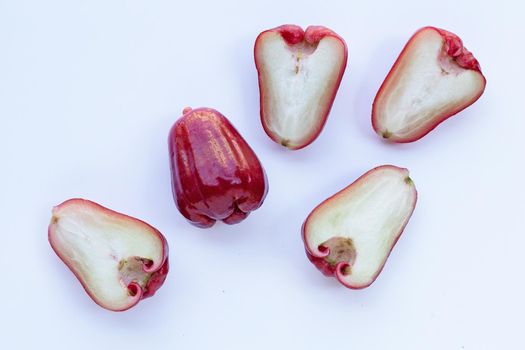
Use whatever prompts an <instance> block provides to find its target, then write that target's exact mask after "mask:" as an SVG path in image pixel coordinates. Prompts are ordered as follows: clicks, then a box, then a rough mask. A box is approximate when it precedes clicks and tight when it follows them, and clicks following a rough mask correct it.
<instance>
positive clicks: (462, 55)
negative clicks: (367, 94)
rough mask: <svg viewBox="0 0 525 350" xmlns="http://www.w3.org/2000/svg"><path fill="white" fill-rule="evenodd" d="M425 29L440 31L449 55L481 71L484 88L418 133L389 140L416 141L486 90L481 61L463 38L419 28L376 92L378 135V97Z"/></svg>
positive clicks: (389, 139)
mask: <svg viewBox="0 0 525 350" xmlns="http://www.w3.org/2000/svg"><path fill="white" fill-rule="evenodd" d="M424 30H435V31H436V32H438V33H439V34H440V35H441V36H442V37H443V40H444V43H443V45H444V47H445V50H446V53H447V55H449V56H450V57H451V58H453V59H454V60H455V61H456V63H457V64H458V65H459V66H460V67H462V68H465V69H470V70H474V71H477V72H479V74H480V75H481V77H482V78H483V89H481V91H480V92H479V94H477V95H476V96H474V97H473V98H472V99H471V100H470V101H468V102H467V103H466V104H465V106H463V107H460V108H456V109H454V110H453V111H452V112H450V113H449V114H444V115H441V116H439V117H438V118H437V119H436V120H435V121H434V123H432V124H430V125H429V126H428V127H427V128H425V129H422V130H421V131H419V132H418V133H416V134H414V135H412V136H409V137H407V138H403V139H394V138H388V139H386V140H387V141H390V142H396V143H409V142H414V141H417V140H419V139H420V138H422V137H423V136H425V135H426V134H428V133H429V132H431V131H432V130H434V129H435V128H436V127H437V126H438V125H439V124H441V123H442V122H444V121H445V120H447V119H448V118H450V117H452V116H454V115H456V114H457V113H459V112H461V111H462V110H464V109H465V108H467V107H469V106H470V105H472V104H473V103H474V102H476V101H477V100H478V99H479V98H480V97H481V95H483V92H484V91H485V86H486V84H487V80H486V79H485V76H484V75H483V73H482V72H481V68H480V65H479V62H478V61H477V60H476V58H474V55H473V54H472V53H471V52H470V51H469V50H467V49H466V48H465V47H464V46H463V42H462V41H461V39H460V38H459V37H458V36H457V35H456V34H454V33H452V32H449V31H446V30H444V29H439V28H436V27H431V26H427V27H423V28H421V29H419V30H418V31H417V32H415V33H414V35H412V37H411V38H410V39H409V40H408V42H407V43H406V44H405V47H404V48H403V50H402V51H401V53H400V54H399V56H398V57H397V59H396V61H395V62H394V65H393V66H392V68H390V71H389V72H388V74H387V76H386V78H385V80H384V81H383V83H382V84H381V87H380V88H379V90H378V92H377V94H376V97H375V98H374V102H373V104H372V127H373V128H374V131H375V132H376V133H377V134H378V135H381V129H380V128H379V126H378V125H377V120H376V112H375V110H376V102H377V99H378V97H379V96H380V95H381V93H382V92H383V89H384V88H385V85H386V82H387V81H388V80H389V79H390V77H391V75H392V74H393V71H394V69H395V68H396V67H397V65H398V63H399V62H400V60H401V58H402V57H403V56H404V55H405V53H406V51H407V49H408V48H409V46H410V44H411V43H412V40H413V39H414V38H415V37H416V36H417V34H419V33H420V32H422V31H424Z"/></svg>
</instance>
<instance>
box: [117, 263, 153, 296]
mask: <svg viewBox="0 0 525 350" xmlns="http://www.w3.org/2000/svg"><path fill="white" fill-rule="evenodd" d="M152 264H153V261H151V260H149V259H144V258H140V257H137V256H133V257H131V258H128V259H122V260H120V262H119V265H118V270H119V273H120V280H121V281H122V283H123V284H124V285H125V286H126V287H127V288H128V291H129V294H130V295H131V296H134V295H135V294H137V288H136V286H134V285H133V284H132V283H136V284H138V285H139V286H140V287H141V288H144V287H145V286H146V284H147V283H148V281H149V279H150V277H151V274H150V273H149V272H146V271H144V270H145V268H148V267H150V266H151V265H152Z"/></svg>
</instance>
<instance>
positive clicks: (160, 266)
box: [48, 199, 168, 311]
mask: <svg viewBox="0 0 525 350" xmlns="http://www.w3.org/2000/svg"><path fill="white" fill-rule="evenodd" d="M48 238H49V243H50V244H51V247H52V248H53V250H54V251H55V253H56V254H57V255H58V257H59V258H60V259H61V260H62V261H63V262H64V263H65V264H66V265H67V266H68V267H69V269H70V270H71V272H73V274H75V276H76V277H77V279H78V280H79V281H80V283H81V284H82V286H83V287H84V289H85V290H86V292H87V293H88V295H89V296H90V297H91V298H92V299H93V301H95V303H97V304H98V305H100V306H102V307H103V308H105V309H108V310H112V311H124V310H127V309H129V308H131V307H133V306H135V305H136V304H137V303H138V302H139V301H140V300H141V299H144V298H148V297H150V296H152V295H153V294H155V292H156V290H157V289H159V288H160V286H161V285H162V284H163V283H164V280H165V279H166V275H167V273H168V244H167V242H166V239H165V238H164V236H162V234H161V233H160V232H159V231H158V230H156V229H155V228H153V227H152V226H150V225H148V224H146V223H145V222H143V221H140V220H138V219H135V218H132V217H130V216H127V215H124V214H120V213H117V212H115V211H113V210H110V209H107V208H104V207H102V206H101V205H99V204H96V203H94V202H91V201H88V200H85V199H70V200H67V201H65V202H64V203H62V204H60V205H58V206H56V207H54V208H53V215H52V217H51V222H50V224H49V229H48Z"/></svg>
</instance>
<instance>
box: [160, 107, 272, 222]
mask: <svg viewBox="0 0 525 350" xmlns="http://www.w3.org/2000/svg"><path fill="white" fill-rule="evenodd" d="M183 114H184V115H183V116H182V117H181V118H180V119H179V120H178V121H177V122H176V123H175V124H174V125H173V127H172V128H171V130H170V133H169V137H168V146H169V156H170V164H171V176H172V189H173V197H174V199H175V202H176V204H177V208H178V209H179V211H180V212H181V214H182V215H183V216H184V217H185V218H186V219H187V220H188V221H189V222H190V223H192V224H193V225H195V226H198V227H201V228H206V227H211V226H213V225H214V224H215V222H216V221H217V220H221V221H223V222H225V223H226V224H236V223H239V222H241V221H242V220H244V219H245V218H246V217H247V216H248V215H249V213H250V212H251V211H253V210H255V209H257V208H259V207H260V206H261V205H262V203H263V201H264V198H265V197H266V194H267V192H268V181H267V178H266V173H265V172H264V169H263V167H262V165H261V163H260V162H259V159H258V158H257V156H256V155H255V153H254V152H253V150H252V149H251V148H250V146H249V145H248V143H246V141H245V140H244V139H243V138H242V136H241V135H240V134H239V132H237V130H236V129H235V128H234V127H233V125H232V124H231V123H230V122H229V121H228V119H226V117H224V116H223V115H222V114H221V113H219V112H218V111H216V110H214V109H211V108H197V109H193V110H192V109H191V108H186V109H185V110H184V111H183Z"/></svg>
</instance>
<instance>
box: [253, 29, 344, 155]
mask: <svg viewBox="0 0 525 350" xmlns="http://www.w3.org/2000/svg"><path fill="white" fill-rule="evenodd" d="M254 54H255V65H256V68H257V72H258V76H259V92H260V109H261V110H260V112H261V122H262V125H263V127H264V130H265V131H266V133H267V134H268V136H270V138H271V139H272V140H273V141H275V142H277V143H279V144H281V145H283V146H285V147H288V148H289V149H299V148H303V147H305V146H307V145H309V144H310V143H311V142H313V141H314V140H315V139H316V138H317V136H319V133H320V132H321V130H322V129H323V127H324V124H325V122H326V118H327V117H328V114H329V113H330V109H331V107H332V104H333V102H334V99H335V95H336V93H337V89H338V88H339V84H340V83H341V79H342V77H343V73H344V71H345V67H346V61H347V56H348V54H347V48H346V44H345V41H344V40H343V39H342V38H341V37H340V36H339V35H337V34H336V33H334V32H333V31H331V30H330V29H328V28H325V27H321V26H310V27H308V28H307V29H306V31H303V29H302V28H301V27H299V26H296V25H283V26H280V27H277V28H274V29H270V30H266V31H264V32H262V33H261V34H259V36H258V37H257V40H256V41H255V48H254Z"/></svg>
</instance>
